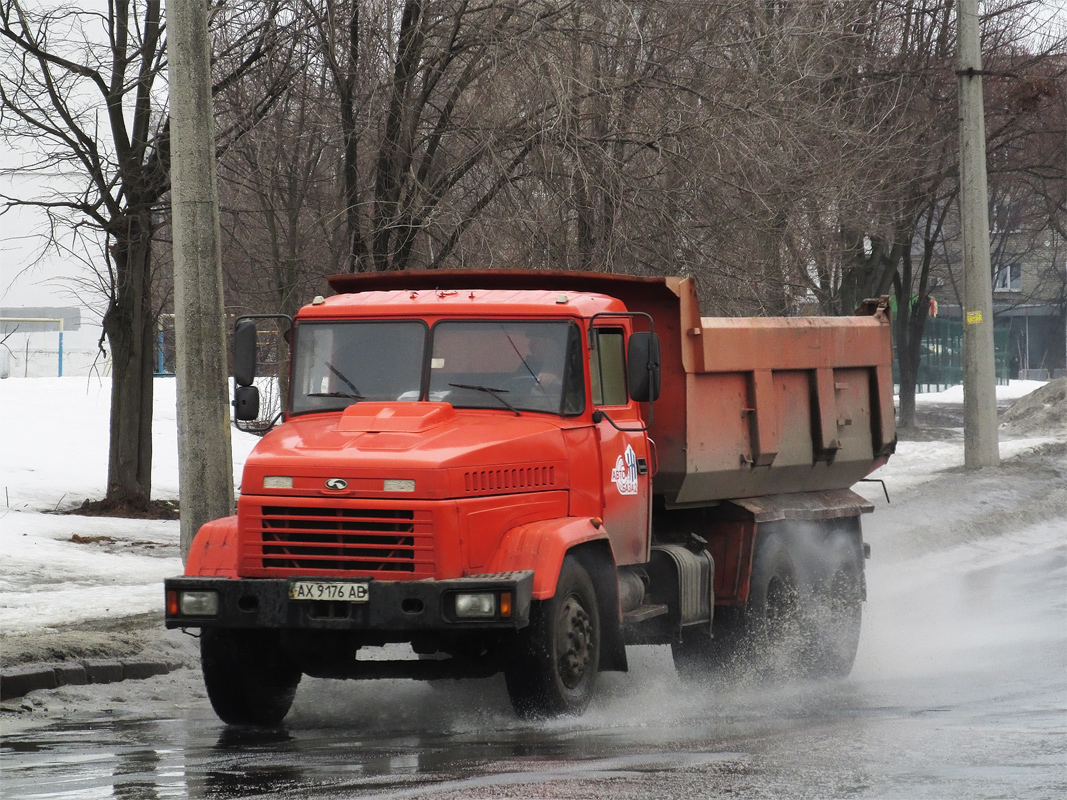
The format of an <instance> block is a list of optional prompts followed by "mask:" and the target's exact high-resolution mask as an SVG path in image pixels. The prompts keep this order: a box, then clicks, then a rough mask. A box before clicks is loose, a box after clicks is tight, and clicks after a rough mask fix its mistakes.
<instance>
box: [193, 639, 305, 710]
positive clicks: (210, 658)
mask: <svg viewBox="0 0 1067 800" xmlns="http://www.w3.org/2000/svg"><path fill="white" fill-rule="evenodd" d="M200 666H201V668H202V670H203V673H204V685H205V686H206V687H207V695H208V699H210V700H211V707H212V708H214V709H215V713H216V714H217V715H218V717H219V719H221V720H222V721H223V722H225V723H226V724H227V725H253V726H260V727H264V726H275V725H278V724H279V723H280V722H281V721H282V720H283V719H285V715H286V714H288V713H289V708H290V707H291V706H292V704H293V698H294V697H295V696H296V687H297V686H298V685H299V683H300V677H301V674H300V670H299V669H297V668H296V666H295V665H293V664H292V662H291V661H290V660H289V658H288V657H287V656H286V655H285V653H284V652H283V651H282V649H281V647H280V644H279V638H278V635H277V634H276V633H273V632H264V631H246V630H227V629H222V628H206V629H204V630H203V632H202V633H201V635H200Z"/></svg>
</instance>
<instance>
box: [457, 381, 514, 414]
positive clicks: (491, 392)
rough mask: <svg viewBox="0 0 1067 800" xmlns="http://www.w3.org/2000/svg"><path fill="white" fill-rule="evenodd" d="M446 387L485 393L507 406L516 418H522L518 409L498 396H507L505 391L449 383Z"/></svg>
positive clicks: (490, 387) (467, 384) (489, 387)
mask: <svg viewBox="0 0 1067 800" xmlns="http://www.w3.org/2000/svg"><path fill="white" fill-rule="evenodd" d="M448 385H449V386H455V387H456V388H457V389H470V390H471V391H474V392H485V393H486V394H488V395H492V396H493V397H495V398H496V399H497V400H499V401H500V402H501V403H503V404H504V405H505V406H507V407H508V409H509V410H511V411H514V412H515V416H516V417H521V416H522V414H520V413H519V409H517V408H515V406H513V405H512V404H511V403H509V402H508V401H507V400H505V399H504V398H503V397H501V396H500V395H501V394H507V393H508V390H507V389H494V388H493V387H492V386H477V385H475V384H471V383H450V384H448Z"/></svg>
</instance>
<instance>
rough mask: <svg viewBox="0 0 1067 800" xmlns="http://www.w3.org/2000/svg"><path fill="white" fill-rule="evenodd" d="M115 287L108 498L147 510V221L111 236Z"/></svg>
mask: <svg viewBox="0 0 1067 800" xmlns="http://www.w3.org/2000/svg"><path fill="white" fill-rule="evenodd" d="M112 241H113V244H112V246H111V248H110V252H111V260H112V262H113V265H114V269H115V278H116V289H115V294H114V296H113V298H112V301H111V305H110V306H109V307H108V310H107V313H105V315H104V333H105V335H106V336H107V339H108V342H109V344H110V345H111V440H110V445H111V446H110V448H109V457H108V469H107V472H108V474H107V496H106V499H107V500H108V501H109V502H113V503H127V504H130V505H133V506H137V507H140V508H145V507H147V505H148V501H149V500H150V499H151V496H152V377H153V358H152V355H153V352H152V350H153V343H154V335H153V334H154V329H153V328H154V326H153V314H152V272H151V255H152V251H151V232H150V226H149V221H148V219H147V217H146V218H145V219H137V218H131V219H129V220H128V226H126V227H125V228H124V229H123V230H122V232H121V235H119V236H116V235H115V234H112Z"/></svg>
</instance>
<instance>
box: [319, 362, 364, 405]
mask: <svg viewBox="0 0 1067 800" xmlns="http://www.w3.org/2000/svg"><path fill="white" fill-rule="evenodd" d="M326 369H328V370H329V371H330V372H332V373H333V374H334V375H336V376H337V379H338V380H339V381H341V383H343V384H345V386H347V387H348V388H349V389H351V390H352V393H351V394H348V393H347V392H323V393H321V394H313V395H308V397H348V398H351V399H352V400H363V399H364V398H363V393H362V392H361V391H360V390H359V389H357V388H356V384H354V383H352V381H350V380H349V379H348V378H346V377H345V375H344V373H343V372H341V370H339V369H337V367H335V366H334V365H333V364H331V363H330V362H329V361H327V362H326Z"/></svg>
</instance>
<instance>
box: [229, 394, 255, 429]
mask: <svg viewBox="0 0 1067 800" xmlns="http://www.w3.org/2000/svg"><path fill="white" fill-rule="evenodd" d="M233 418H234V419H236V420H238V421H240V422H252V421H253V420H256V419H258V418H259V389H258V387H255V386H238V387H237V388H236V389H234V392H233Z"/></svg>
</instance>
